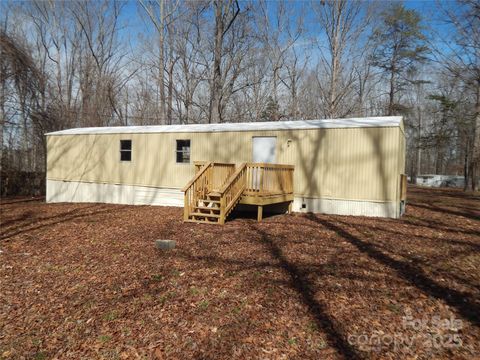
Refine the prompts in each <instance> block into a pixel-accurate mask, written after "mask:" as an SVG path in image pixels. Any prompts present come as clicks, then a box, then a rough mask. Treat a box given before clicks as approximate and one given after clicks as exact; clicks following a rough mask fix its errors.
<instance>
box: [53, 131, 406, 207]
mask: <svg viewBox="0 0 480 360" xmlns="http://www.w3.org/2000/svg"><path fill="white" fill-rule="evenodd" d="M400 133H401V131H400V128H398V127H397V128H393V127H390V128H350V129H319V130H282V131H256V132H218V133H157V134H152V133H150V134H131V135H129V134H104V135H53V136H49V137H48V160H47V162H48V164H47V170H48V174H47V177H48V179H50V180H70V181H85V182H97V183H107V184H125V185H142V186H154V187H166V188H181V187H183V185H185V184H186V183H187V182H188V180H189V179H190V178H191V177H192V176H193V174H194V169H193V165H188V164H176V163H175V140H176V139H190V140H191V147H192V148H191V157H192V161H195V160H209V161H221V162H235V163H241V162H249V161H252V137H254V136H276V137H277V162H278V163H281V164H293V165H295V193H296V195H297V196H305V197H322V198H333V199H351V200H373V201H393V200H396V199H397V186H398V178H399V173H400V172H399V170H400V168H401V166H402V165H400V161H401V158H402V157H401V156H400V157H399V152H400V151H402V149H401V146H402V145H401V141H399V139H401V136H400ZM120 139H132V148H133V153H132V162H121V161H120V153H119V140H120ZM403 146H404V145H403ZM403 151H404V150H403ZM403 158H404V155H403ZM403 166H404V165H403Z"/></svg>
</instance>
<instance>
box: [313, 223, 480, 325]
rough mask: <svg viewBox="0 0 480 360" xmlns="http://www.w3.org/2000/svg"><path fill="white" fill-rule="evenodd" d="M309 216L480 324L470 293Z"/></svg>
mask: <svg viewBox="0 0 480 360" xmlns="http://www.w3.org/2000/svg"><path fill="white" fill-rule="evenodd" d="M307 217H308V218H309V219H310V220H311V221H313V222H315V223H317V224H320V225H323V226H324V227H326V228H327V229H329V230H331V231H334V232H335V233H337V234H338V235H340V236H342V237H343V238H344V239H345V240H347V241H348V242H349V243H350V244H352V245H353V246H355V247H356V248H357V249H358V250H359V251H360V252H362V253H364V254H366V255H368V256H369V257H370V258H372V259H374V260H376V261H377V262H379V263H381V264H383V265H385V266H387V267H389V268H391V269H392V270H395V271H396V272H397V274H399V275H400V276H401V277H402V278H403V279H404V280H406V281H408V282H410V283H411V284H412V285H414V286H415V287H417V288H418V289H420V290H422V291H423V292H424V293H426V294H428V295H429V296H432V297H434V298H437V299H439V300H442V301H444V302H446V303H447V304H448V305H450V306H452V307H453V308H455V309H456V310H457V311H458V312H459V314H460V315H462V316H463V317H464V318H465V319H467V320H469V321H470V322H471V323H472V324H474V325H476V326H480V306H479V304H478V301H477V300H476V299H474V298H472V296H471V295H470V294H468V293H464V292H461V291H457V290H454V289H450V288H448V287H446V286H443V285H440V284H438V283H437V282H435V281H434V280H432V279H430V278H429V277H428V276H426V275H425V273H424V271H423V270H422V269H421V268H419V267H418V266H415V265H412V264H410V263H408V262H404V261H400V260H396V259H394V258H392V257H390V256H388V255H387V254H385V253H383V252H382V251H380V250H379V249H378V248H377V247H376V246H375V245H372V244H369V243H367V242H365V241H363V240H361V239H360V238H358V237H357V236H355V235H353V234H351V233H350V232H348V231H347V230H345V229H344V228H342V227H340V226H338V225H336V224H334V223H332V222H330V221H327V220H326V219H322V218H319V217H317V216H315V215H314V214H308V215H307Z"/></svg>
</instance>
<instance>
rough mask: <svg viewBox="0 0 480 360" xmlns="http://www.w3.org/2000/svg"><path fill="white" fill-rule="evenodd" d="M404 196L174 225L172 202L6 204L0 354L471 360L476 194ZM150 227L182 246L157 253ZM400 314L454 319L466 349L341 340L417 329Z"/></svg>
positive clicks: (177, 216)
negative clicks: (354, 208)
mask: <svg viewBox="0 0 480 360" xmlns="http://www.w3.org/2000/svg"><path fill="white" fill-rule="evenodd" d="M409 197H410V203H411V204H410V205H409V206H408V207H407V214H406V216H405V217H404V218H402V219H401V220H392V219H374V218H362V217H342V216H326V215H311V214H293V215H285V216H273V217H267V218H266V219H265V220H264V222H262V223H257V222H256V221H255V220H254V219H253V218H248V217H242V216H240V215H239V216H238V217H237V218H235V219H233V220H231V221H228V222H227V224H226V225H225V226H214V225H211V226H210V225H198V224H190V223H183V222H182V220H181V219H182V210H181V209H178V208H168V207H147V206H121V205H104V204H45V203H42V202H25V203H23V202H20V201H16V202H15V203H10V204H3V205H1V211H2V213H1V233H0V239H1V240H0V248H1V253H0V288H1V289H2V291H0V355H1V357H3V358H6V359H9V358H15V359H16V358H35V357H44V358H62V359H68V358H70V359H78V358H120V359H132V358H152V359H171V358H179V359H180V358H228V359H231V358H267V359H270V358H271V359H279V358H295V357H298V358H340V357H346V358H350V357H352V356H354V355H357V356H360V357H362V356H365V357H370V358H382V359H383V358H392V359H393V358H398V357H411V358H413V357H418V358H432V357H434V358H445V359H447V358H451V357H457V358H474V357H478V356H480V353H479V351H480V345H479V340H480V330H479V327H478V322H477V321H478V317H477V318H476V317H475V316H474V315H469V314H470V312H469V311H468V309H469V307H470V308H471V310H475V308H477V309H478V308H479V306H480V305H479V302H478V299H480V290H479V289H480V273H479V271H480V270H479V269H480V255H479V249H480V232H479V231H480V230H479V229H480V212H479V210H478V209H479V208H480V200H479V198H478V196H477V197H474V196H469V195H465V194H463V193H462V192H459V191H455V190H422V189H417V188H411V189H409ZM158 238H171V239H173V240H176V241H177V248H176V249H174V250H172V251H170V252H168V253H164V252H160V251H157V250H156V249H155V247H154V245H153V242H154V240H155V239H158ZM414 270H415V271H414ZM456 294H462V296H464V299H465V301H463V302H462V303H458V302H456V301H454V300H452V299H456V297H455V296H457V295H456ZM407 309H409V310H410V311H411V313H412V316H414V317H415V318H427V319H431V318H432V317H433V316H439V317H440V318H441V319H449V318H450V317H451V316H453V317H455V318H457V319H461V320H462V325H463V327H462V328H461V329H457V328H455V329H453V328H452V329H446V330H445V331H444V332H445V334H449V333H453V332H455V333H456V334H459V335H460V336H461V339H462V341H463V346H462V347H460V348H444V347H442V348H438V349H432V348H426V347H424V346H422V344H421V343H419V344H417V343H416V344H415V347H414V348H411V349H408V348H407V349H405V348H401V349H398V348H397V349H396V348H395V347H394V346H393V345H391V346H383V347H381V348H379V349H377V348H375V349H372V348H371V347H369V346H366V345H365V344H358V343H353V344H350V343H349V342H348V339H349V336H351V335H353V336H359V335H368V336H372V335H374V334H382V335H393V334H397V335H399V336H400V335H401V336H414V335H415V336H417V335H424V334H422V333H419V332H418V331H415V330H414V329H410V328H405V327H404V326H403V325H402V317H403V316H404V315H405V311H406V310H407ZM434 330H435V329H434ZM442 334H443V333H442Z"/></svg>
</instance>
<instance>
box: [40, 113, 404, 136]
mask: <svg viewBox="0 0 480 360" xmlns="http://www.w3.org/2000/svg"><path fill="white" fill-rule="evenodd" d="M401 122H402V117H401V116H381V117H364V118H350V119H320V120H288V121H268V122H248V123H221V124H190V125H149V126H110V127H86V128H75V129H67V130H61V131H55V132H49V133H46V134H45V135H88V134H133V133H138V134H144V133H186V132H237V131H275V130H308V129H336V128H362V127H396V126H400V124H401Z"/></svg>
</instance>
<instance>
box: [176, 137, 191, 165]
mask: <svg viewBox="0 0 480 360" xmlns="http://www.w3.org/2000/svg"><path fill="white" fill-rule="evenodd" d="M176 155H177V163H180V164H181V163H187V164H188V163H190V140H177V149H176Z"/></svg>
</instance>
